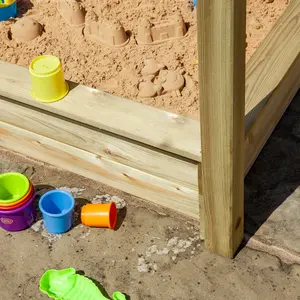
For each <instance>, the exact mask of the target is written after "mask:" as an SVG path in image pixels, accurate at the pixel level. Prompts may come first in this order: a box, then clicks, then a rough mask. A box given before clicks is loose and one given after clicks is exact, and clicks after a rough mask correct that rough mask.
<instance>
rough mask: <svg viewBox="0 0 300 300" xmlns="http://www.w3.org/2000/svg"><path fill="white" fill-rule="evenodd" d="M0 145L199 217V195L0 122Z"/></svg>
mask: <svg viewBox="0 0 300 300" xmlns="http://www.w3.org/2000/svg"><path fill="white" fill-rule="evenodd" d="M0 145H1V146H2V147H4V148H7V149H10V150H14V151H16V152H18V153H21V154H24V155H26V156H29V157H32V158H35V159H38V160H41V161H43V162H46V163H49V164H51V165H54V166H57V167H59V168H63V169H66V170H68V171H71V172H73V173H76V174H79V175H82V176H85V177H88V178H91V179H94V180H97V181H101V182H103V183H104V184H107V185H110V186H113V187H115V188H117V189H120V190H122V191H125V192H128V193H130V194H133V195H135V196H138V197H141V198H143V199H146V200H149V201H150V202H153V203H155V204H158V205H161V206H165V207H168V208H172V209H173V210H175V211H178V212H180V213H184V214H186V215H188V216H191V217H193V218H198V215H199V207H198V192H197V191H194V190H191V189H189V188H187V187H184V186H180V185H178V184H175V183H173V182H170V181H168V180H165V179H162V178H159V177H156V176H153V175H150V174H149V173H146V172H142V171H140V170H137V169H134V168H131V167H129V166H126V165H123V164H120V163H118V162H116V161H113V160H110V159H107V158H106V157H101V156H99V155H95V154H93V153H90V152H88V151H85V150H81V149H78V148H75V147H72V146H70V145H67V144H64V143H61V142H58V141H56V140H53V139H49V138H47V137H44V136H41V135H37V134H35V133H33V132H30V131H27V130H24V129H21V128H19V127H15V126H12V125H9V124H7V123H4V122H0Z"/></svg>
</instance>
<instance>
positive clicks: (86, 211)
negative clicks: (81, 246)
mask: <svg viewBox="0 0 300 300" xmlns="http://www.w3.org/2000/svg"><path fill="white" fill-rule="evenodd" d="M81 223H82V224H83V225H86V226H90V227H104V228H110V229H114V228H115V226H116V223H117V207H116V204H115V203H114V202H110V203H108V204H86V205H84V206H83V207H82V209H81Z"/></svg>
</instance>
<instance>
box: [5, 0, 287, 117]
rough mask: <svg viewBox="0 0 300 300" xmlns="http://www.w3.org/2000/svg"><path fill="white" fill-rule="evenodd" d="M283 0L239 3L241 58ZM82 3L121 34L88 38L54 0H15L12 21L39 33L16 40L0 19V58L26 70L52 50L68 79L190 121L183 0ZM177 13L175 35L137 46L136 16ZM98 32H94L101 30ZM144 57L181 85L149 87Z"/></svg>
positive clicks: (192, 75) (193, 99) (161, 17)
mask: <svg viewBox="0 0 300 300" xmlns="http://www.w3.org/2000/svg"><path fill="white" fill-rule="evenodd" d="M289 2H290V0H273V1H272V0H248V1H247V53H246V56H247V60H248V59H249V58H250V57H251V55H252V54H253V53H254V51H255V49H256V48H257V47H258V45H259V44H260V42H261V41H262V40H263V39H264V37H265V36H266V34H267V33H268V32H269V30H270V29H271V28H272V26H273V25H274V23H275V22H276V21H277V19H278V18H279V16H280V15H281V14H282V12H283V11H284V9H285V8H286V7H287V5H288V4H289ZM82 5H83V7H84V9H85V12H84V13H85V14H86V18H91V17H90V16H94V15H96V16H97V18H100V19H102V20H104V21H105V24H109V25H105V26H106V27H105V28H107V26H109V27H110V28H114V30H115V31H116V30H117V31H116V32H117V33H116V34H119V33H120V32H121V33H122V35H121V36H120V37H119V38H118V39H116V36H105V35H103V36H102V39H98V40H95V39H91V38H90V37H89V36H88V35H84V34H83V32H84V30H83V25H82V24H81V18H82V17H81V16H79V17H77V16H76V18H73V20H71V19H70V17H69V16H67V17H66V18H64V17H63V16H62V15H61V13H59V12H58V10H57V5H56V1H55V0H34V1H29V0H23V1H20V0H19V1H18V7H19V13H18V18H22V17H24V16H30V17H31V18H33V19H34V20H36V21H37V22H38V23H40V24H42V26H43V33H42V34H41V35H40V36H38V37H36V38H35V39H33V40H30V41H20V40H16V39H14V38H13V36H12V34H11V26H12V25H13V24H14V23H15V22H16V20H9V21H6V22H1V23H0V41H1V43H0V59H1V60H5V61H8V62H11V63H14V64H18V65H22V66H26V67H28V65H29V63H30V61H31V60H32V59H33V58H35V57H36V56H38V55H43V54H52V55H56V56H58V57H59V58H60V59H61V61H62V63H63V65H64V70H65V76H66V78H67V79H69V80H72V81H74V82H77V83H80V84H84V85H87V86H90V87H94V88H99V89H102V90H105V91H107V92H109V93H111V94H114V95H118V96H121V97H125V98H128V99H131V100H135V101H138V102H142V103H144V104H148V105H151V106H154V107H157V108H161V109H164V110H167V111H171V112H175V113H178V114H182V115H185V116H188V117H191V118H194V119H197V118H198V90H197V77H198V66H197V65H196V59H197V41H196V12H195V11H193V8H192V5H191V2H189V1H183V0H172V1H171V0H165V1H161V0H128V1H120V0H103V1H98V0H83V1H82ZM179 15H180V16H182V18H183V20H184V22H185V23H186V26H187V33H185V31H184V32H180V33H178V32H176V34H174V39H170V40H167V41H158V42H157V43H156V42H155V43H152V44H151V43H150V44H149V43H147V41H146V40H145V41H144V43H141V42H139V43H138V42H137V39H136V36H137V34H138V30H139V27H140V24H141V22H143V20H145V19H147V20H148V21H149V23H153V24H164V23H165V22H166V20H177V19H176V18H178V17H177V16H179ZM68 18H69V19H68ZM174 18H175V19H174ZM89 20H91V19H89ZM75 21H76V22H75ZM72 22H74V24H73V23H72ZM72 25H74V26H72ZM75 25H76V26H75ZM92 26H96V25H93V24H92ZM123 28H124V30H123ZM97 30H98V29H97ZM99 30H100V31H101V28H100V29H99ZM120 30H121V31H120ZM90 32H92V31H90ZM104 32H105V30H104ZM181 35H182V36H181ZM118 41H119V42H118ZM149 60H155V61H156V62H157V64H158V65H163V66H164V70H163V71H164V72H165V70H170V71H171V72H172V76H173V77H174V78H179V79H181V77H180V76H184V80H185V86H184V87H183V88H181V87H180V89H177V90H175V91H172V92H163V91H162V92H161V89H160V87H157V85H158V84H161V86H163V84H164V82H161V80H158V82H155V80H156V79H158V78H159V76H160V78H161V77H162V76H161V75H159V74H158V75H157V74H148V77H147V78H146V79H145V74H143V71H142V70H143V69H144V68H145V64H146V65H147V61H149ZM164 72H163V73H162V74H164ZM175 72H177V73H176V74H175ZM149 75H150V77H149ZM165 77H167V78H169V76H165ZM145 82H146V84H145ZM151 82H152V83H153V84H155V86H153V88H154V89H155V92H154V93H150V94H149V90H150V91H151V88H152V87H151V86H149V85H151ZM141 83H142V86H145V85H146V87H147V93H148V94H146V96H148V95H151V97H145V93H144V94H143V93H141V92H140V85H141ZM165 85H166V84H165ZM156 89H157V91H156ZM158 91H159V92H158Z"/></svg>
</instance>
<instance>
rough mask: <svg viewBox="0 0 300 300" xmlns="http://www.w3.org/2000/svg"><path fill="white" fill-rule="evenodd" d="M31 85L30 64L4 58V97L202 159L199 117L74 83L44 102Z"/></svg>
mask: <svg viewBox="0 0 300 300" xmlns="http://www.w3.org/2000/svg"><path fill="white" fill-rule="evenodd" d="M30 87H31V82H30V76H29V72H28V70H27V69H26V68H23V67H20V66H16V65H12V64H9V63H6V62H3V61H0V95H2V96H4V97H7V98H10V99H14V100H17V101H20V102H22V103H25V104H28V105H31V106H34V107H37V108H40V109H43V110H45V111H49V112H52V113H55V114H57V115H60V116H64V117H67V118H70V119H73V120H76V121H79V122H82V123H84V124H88V125H91V126H94V127H96V128H98V129H103V130H106V131H108V132H112V133H114V134H118V135H121V136H124V137H127V138H130V139H133V140H135V141H138V142H141V143H145V144H147V145H150V146H153V147H156V148H159V149H163V150H166V151H169V152H171V153H174V154H177V155H181V156H184V157H187V158H189V159H193V160H199V155H200V153H201V151H199V149H200V140H199V131H200V128H199V122H198V121H195V120H191V119H188V118H185V117H183V116H179V115H176V114H174V113H169V112H165V111H163V110H159V109H156V108H153V107H150V106H146V105H144V104H141V103H137V102H134V101H130V100H127V99H124V98H120V97H116V96H113V95H110V94H107V93H105V92H103V91H100V90H96V89H92V88H89V87H86V86H81V85H76V84H72V83H70V87H71V91H70V93H69V94H68V95H67V96H66V97H65V98H64V99H63V100H62V101H58V102H55V103H51V104H42V103H40V102H37V101H34V100H33V99H32V97H31V95H30ZM195 137H197V139H196V140H195Z"/></svg>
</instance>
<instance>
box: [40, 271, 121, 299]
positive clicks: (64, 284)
mask: <svg viewBox="0 0 300 300" xmlns="http://www.w3.org/2000/svg"><path fill="white" fill-rule="evenodd" d="M40 291H41V292H42V293H44V294H46V295H48V297H49V298H52V299H56V300H83V299H84V300H110V299H107V298H106V297H104V296H103V295H102V293H101V292H100V291H99V289H98V288H97V286H96V285H95V284H94V282H93V281H92V280H90V279H88V278H86V277H84V276H82V275H79V274H76V270H75V269H73V268H68V269H64V270H48V271H46V272H45V273H44V275H43V276H42V278H41V280H40ZM112 298H113V300H126V297H125V295H124V294H122V293H120V292H115V293H114V294H113V297H112Z"/></svg>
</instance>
